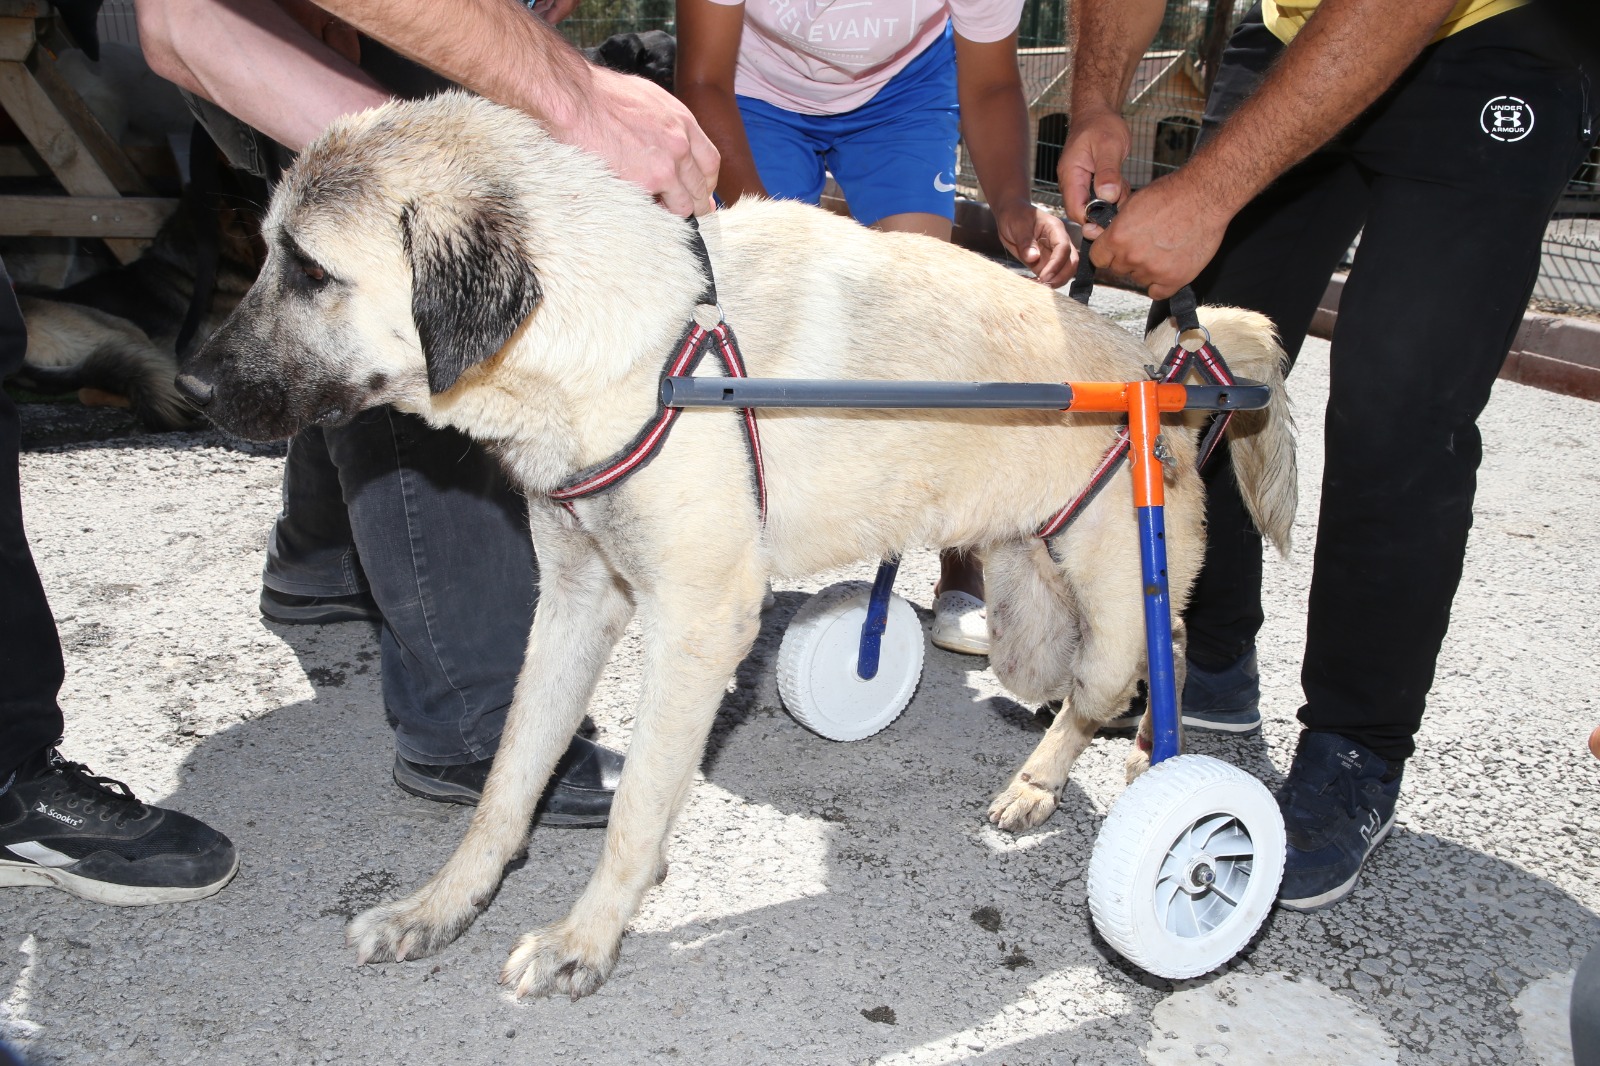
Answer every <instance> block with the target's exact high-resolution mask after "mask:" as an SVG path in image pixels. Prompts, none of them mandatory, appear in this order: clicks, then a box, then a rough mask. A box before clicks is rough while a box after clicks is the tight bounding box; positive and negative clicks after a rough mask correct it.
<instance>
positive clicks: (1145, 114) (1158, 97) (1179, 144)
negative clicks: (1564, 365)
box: [101, 0, 1600, 313]
mask: <svg viewBox="0 0 1600 1066" xmlns="http://www.w3.org/2000/svg"><path fill="white" fill-rule="evenodd" d="M1253 2H1254V0H1181V2H1173V3H1169V4H1168V5H1167V17H1166V20H1165V21H1164V22H1163V23H1162V26H1161V30H1160V32H1159V33H1158V35H1157V37H1156V40H1155V41H1154V42H1153V43H1152V44H1151V48H1150V51H1149V52H1147V53H1146V54H1145V56H1144V59H1143V60H1142V61H1141V62H1140V63H1139V66H1138V69H1137V71H1136V72H1135V74H1134V79H1133V85H1132V87H1131V88H1130V89H1129V92H1128V99H1127V101H1126V102H1125V104H1124V109H1123V113H1124V115H1125V116H1126V118H1127V120H1128V126H1129V131H1130V133H1131V134H1132V136H1133V152H1132V153H1131V154H1130V156H1129V158H1128V162H1127V166H1126V168H1125V173H1124V176H1125V177H1126V178H1127V180H1128V182H1129V184H1130V185H1131V186H1133V187H1134V188H1139V187H1141V186H1144V185H1148V184H1149V183H1150V182H1152V181H1154V180H1155V179H1156V178H1158V177H1160V176H1161V175H1162V174H1165V173H1167V172H1169V171H1171V170H1173V169H1175V168H1176V167H1178V166H1180V165H1182V163H1183V162H1184V160H1186V159H1188V158H1189V154H1190V153H1191V152H1193V151H1194V146H1195V140H1196V138H1197V137H1198V136H1199V133H1200V117H1201V115H1202V113H1203V112H1204V109H1205V98H1206V91H1207V89H1208V88H1209V84H1208V81H1207V73H1208V72H1209V71H1214V70H1216V67H1217V62H1218V60H1219V59H1220V58H1221V55H1222V49H1223V47H1224V45H1225V44H1226V43H1227V39H1228V34H1229V33H1230V32H1231V31H1232V29H1233V26H1234V24H1235V23H1236V22H1238V20H1239V19H1240V18H1242V17H1243V16H1244V14H1245V13H1246V12H1247V11H1248V10H1249V8H1250V5H1251V4H1252V3H1253ZM1069 3H1070V0H1027V2H1026V5H1025V6H1024V9H1023V15H1022V23H1021V26H1020V27H1019V30H1018V42H1019V62H1020V66H1021V71H1022V84H1023V92H1024V94H1025V95H1026V97H1027V102H1028V120H1029V126H1030V129H1031V137H1032V141H1033V143H1032V145H1031V149H1030V155H1031V156H1032V159H1033V177H1034V190H1033V191H1034V198H1035V199H1036V200H1037V201H1038V202H1039V203H1042V204H1049V205H1051V206H1054V207H1059V206H1060V205H1061V191H1060V188H1059V186H1058V185H1057V184H1056V164H1057V163H1058V162H1059V161H1060V159H1061V148H1062V145H1063V144H1064V143H1065V142H1066V139H1067V126H1068V117H1067V116H1068V112H1069V111H1070V103H1071V101H1070V97H1069V89H1070V85H1071V80H1072V50H1071V48H1070V47H1069V45H1068V41H1067V14H1068V4H1069ZM132 6H133V5H132V2H131V0H109V2H108V3H107V4H106V5H105V6H104V8H102V15H101V25H102V33H103V34H104V35H105V36H106V37H107V38H109V39H112V40H122V39H127V40H133V39H134V33H135V31H134V29H133V12H132ZM654 29H661V30H666V31H668V32H672V31H673V29H674V25H673V0H582V3H581V4H580V5H579V7H578V8H577V10H576V11H575V13H574V14H573V16H572V17H571V18H568V19H566V20H565V21H564V22H562V24H561V30H562V32H563V33H564V34H565V35H566V36H567V38H568V39H569V40H571V41H572V42H573V43H574V44H576V45H578V46H579V47H585V48H587V47H593V46H595V45H598V44H599V43H600V42H601V41H603V40H605V39H606V38H607V37H610V36H612V35H613V34H617V33H627V32H642V31H644V30H654ZM957 186H958V188H959V189H960V190H961V191H962V193H964V194H965V195H967V196H970V197H973V198H974V199H980V200H981V199H982V197H983V191H982V189H980V188H979V186H978V181H977V176H976V175H975V174H973V173H972V169H971V167H970V165H969V164H968V163H967V161H966V158H965V156H964V155H963V157H962V160H961V167H960V171H959V173H958V176H957ZM1534 296H1535V299H1536V300H1539V301H1541V302H1542V303H1543V304H1544V305H1546V306H1548V307H1549V308H1550V309H1552V310H1578V311H1586V312H1590V313H1600V147H1596V148H1595V149H1594V150H1593V151H1591V152H1590V154H1589V157H1588V159H1587V160H1586V161H1585V162H1584V164H1583V165H1582V166H1581V167H1579V168H1578V171H1577V172H1576V173H1575V174H1574V175H1573V176H1572V180H1571V181H1570V182H1569V183H1568V185H1567V188H1566V191H1565V194H1564V195H1563V196H1562V197H1561V200H1560V203H1559V204H1558V205H1557V207H1556V211H1555V214H1554V217H1552V219H1551V220H1550V224H1549V226H1548V227H1547V229H1546V231H1545V239H1544V248H1543V261H1542V266H1541V270H1540V275H1539V281H1538V284H1537V286H1536V287H1535V289H1534Z"/></svg>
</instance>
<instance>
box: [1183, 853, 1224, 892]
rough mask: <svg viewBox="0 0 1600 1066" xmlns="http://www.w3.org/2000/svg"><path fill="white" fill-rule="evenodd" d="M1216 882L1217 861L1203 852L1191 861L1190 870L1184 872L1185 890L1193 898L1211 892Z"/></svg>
mask: <svg viewBox="0 0 1600 1066" xmlns="http://www.w3.org/2000/svg"><path fill="white" fill-rule="evenodd" d="M1216 880H1217V866H1216V860H1215V859H1213V858H1212V857H1211V856H1209V855H1207V854H1205V853H1204V852H1202V853H1201V854H1199V855H1197V856H1195V857H1194V858H1192V859H1190V860H1189V868H1188V869H1187V870H1185V871H1184V872H1183V890H1184V891H1185V892H1187V893H1189V895H1191V896H1198V895H1200V893H1202V892H1206V891H1209V890H1210V888H1211V886H1212V885H1213V884H1215V883H1216Z"/></svg>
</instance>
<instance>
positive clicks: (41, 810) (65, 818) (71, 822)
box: [33, 800, 83, 829]
mask: <svg viewBox="0 0 1600 1066" xmlns="http://www.w3.org/2000/svg"><path fill="white" fill-rule="evenodd" d="M33 813H35V814H42V815H44V816H45V817H46V818H54V819H55V820H56V821H58V822H60V823H61V824H62V825H65V826H70V827H71V828H73V829H77V828H79V827H80V826H82V825H83V819H82V818H74V817H73V816H72V815H70V814H62V813H61V812H60V811H58V810H56V809H55V808H54V807H49V806H46V805H45V802H44V800H40V801H39V806H37V807H35V808H34V809H33Z"/></svg>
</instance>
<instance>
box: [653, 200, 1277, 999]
mask: <svg viewBox="0 0 1600 1066" xmlns="http://www.w3.org/2000/svg"><path fill="white" fill-rule="evenodd" d="M1102 217H1104V218H1106V220H1107V221H1109V215H1108V214H1102ZM1096 221H1100V220H1099V219H1098V218H1097V219H1096ZM1101 224H1105V223H1101ZM1088 261H1089V257H1088V246H1087V242H1085V245H1084V249H1083V253H1082V260H1081V262H1082V264H1087V263H1088ZM1086 274H1087V277H1086ZM1092 274H1093V268H1092V267H1088V268H1087V270H1085V269H1084V268H1083V267H1082V266H1080V272H1079V277H1078V279H1077V280H1075V281H1074V283H1073V289H1072V295H1073V296H1074V297H1075V298H1077V299H1080V300H1081V301H1082V302H1085V303H1086V302H1087V300H1088V291H1089V289H1090V288H1091V287H1092V284H1093V280H1092ZM1173 302H1174V308H1175V311H1176V312H1177V314H1176V317H1177V318H1178V324H1179V328H1180V335H1179V341H1178V344H1176V345H1174V347H1173V350H1172V352H1171V353H1170V354H1169V355H1168V357H1167V360H1166V362H1165V363H1163V365H1162V367H1161V368H1160V369H1159V370H1156V371H1155V372H1154V373H1153V375H1152V377H1151V378H1150V379H1149V380H1144V381H1135V382H1067V383H1059V384H1057V383H1038V384H1034V383H1012V382H978V383H959V382H943V381H921V382H919V381H818V380H811V379H799V378H748V377H721V378H706V377H702V378H696V377H689V376H683V377H667V378H664V379H663V381H662V391H661V402H662V405H663V407H665V408H684V407H732V408H743V409H745V410H750V409H755V408H763V407H812V408H868V409H878V410H884V409H930V408H945V409H950V408H965V409H988V410H996V409H1012V410H1016V409H1030V410H1054V411H1062V412H1111V413H1121V414H1125V415H1126V416H1127V425H1126V427H1125V429H1124V430H1123V431H1122V432H1121V433H1120V434H1119V435H1118V438H1117V442H1116V443H1114V444H1113V446H1112V448H1111V449H1110V450H1109V451H1108V452H1107V458H1106V460H1105V461H1103V462H1102V464H1101V471H1100V472H1098V473H1097V478H1096V480H1095V481H1094V482H1093V483H1091V485H1090V486H1089V487H1088V488H1087V489H1085V490H1084V492H1083V493H1080V495H1079V497H1078V498H1077V499H1075V500H1074V501H1073V502H1072V503H1070V504H1068V506H1067V507H1066V508H1063V510H1062V512H1061V513H1058V515H1057V516H1056V517H1055V518H1054V519H1052V520H1051V524H1047V526H1046V527H1045V529H1043V530H1041V535H1044V536H1049V535H1050V534H1052V533H1053V532H1056V531H1059V529H1060V528H1061V527H1062V526H1064V525H1065V524H1066V522H1067V521H1070V520H1071V518H1072V517H1073V515H1074V514H1075V513H1076V511H1077V509H1078V508H1080V507H1082V506H1083V505H1085V504H1087V503H1088V501H1089V500H1090V499H1091V498H1093V496H1094V494H1095V493H1096V492H1097V491H1098V489H1099V487H1100V484H1102V483H1103V482H1104V480H1106V479H1107V478H1106V477H1103V476H1100V475H1101V474H1106V475H1108V474H1109V472H1111V471H1114V470H1115V469H1117V467H1118V466H1119V465H1120V460H1121V458H1122V457H1123V455H1127V456H1128V457H1130V458H1131V460H1132V472H1133V496H1134V500H1133V503H1134V506H1135V508H1136V509H1137V511H1138V521H1139V537H1140V548H1141V551H1140V562H1141V569H1142V576H1143V587H1144V624H1145V642H1146V648H1147V656H1148V660H1149V707H1150V715H1151V720H1152V723H1153V726H1154V734H1153V739H1152V748H1151V753H1150V762H1151V767H1150V770H1149V771H1148V772H1147V773H1144V774H1142V775H1141V776H1140V777H1138V778H1136V779H1135V780H1134V781H1133V783H1132V784H1130V785H1129V786H1128V787H1127V789H1126V790H1124V792H1123V793H1122V795H1121V796H1120V797H1118V799H1117V801H1116V802H1115V804H1113V806H1112V808H1111V811H1110V813H1109V814H1108V815H1107V816H1106V819H1105V822H1104V824H1103V825H1102V826H1101V829H1100V833H1099V835H1098V837H1097V838H1096V841H1095V845H1094V849H1093V853H1092V855H1091V857H1090V860H1089V868H1088V895H1089V909H1090V912H1091V914H1092V915H1093V918H1094V924H1095V928H1096V929H1097V930H1098V931H1099V933H1100V935H1101V936H1102V937H1103V938H1104V939H1105V940H1106V941H1107V942H1108V943H1109V944H1110V945H1111V946H1112V947H1114V948H1115V949H1116V950H1117V951H1118V952H1119V953H1121V954H1122V955H1123V956H1124V957H1125V958H1127V959H1128V960H1129V961H1131V962H1133V963H1134V964H1136V965H1138V966H1139V967H1141V968H1142V969H1144V970H1147V971H1149V972H1150V973H1152V974H1155V975H1157V976H1159V977H1164V978H1168V979H1174V980H1176V979H1182V978H1190V977H1197V976H1199V975H1201V974H1204V973H1208V972H1210V971H1212V970H1214V969H1216V968H1218V967H1219V966H1222V965H1223V964H1224V963H1226V962H1228V961H1229V960H1231V959H1232V958H1233V957H1234V956H1235V955H1237V954H1238V953H1239V952H1240V951H1241V950H1243V949H1244V948H1245V946H1246V945H1248V944H1249V942H1250V941H1251V939H1252V938H1253V937H1254V936H1255V934H1256V932H1257V930H1258V929H1259V928H1260V927H1261V924H1262V922H1263V921H1264V920H1265V919H1266V916H1267V912H1268V911H1269V910H1270V909H1271V907H1272V903H1273V901H1274V899H1275V898H1276V896H1277V891H1278V883H1279V881H1280V880H1281V878H1282V876H1283V865H1284V856H1285V837H1284V827H1283V818H1282V815H1281V814H1280V813H1279V810H1278V806H1277V803H1276V801H1275V800H1274V799H1273V797H1272V795H1271V794H1270V793H1269V792H1268V791H1267V789H1266V788H1265V786H1263V785H1262V784H1261V782H1260V781H1258V780H1257V779H1256V778H1255V777H1254V776H1252V775H1251V774H1249V773H1246V772H1245V771H1243V770H1240V769H1239V768H1237V767H1235V766H1232V765H1230V764H1228V763H1225V762H1222V761H1221V760H1218V759H1213V758H1210V757H1209V756H1205V755H1183V754H1180V753H1179V747H1180V745H1179V733H1180V729H1181V723H1180V718H1179V710H1178V693H1177V690H1176V679H1175V676H1174V671H1173V657H1172V618H1171V602H1170V597H1169V594H1168V586H1167V553H1166V544H1165V539H1164V538H1165V522H1164V517H1163V509H1162V504H1163V486H1162V464H1163V461H1164V460H1165V459H1166V458H1168V455H1167V453H1166V448H1165V445H1164V443H1163V442H1162V441H1161V438H1160V432H1161V421H1160V418H1161V415H1162V414H1163V413H1166V412H1173V411H1180V410H1204V411H1215V412H1218V413H1219V414H1218V417H1217V419H1216V421H1214V423H1213V425H1212V429H1211V431H1210V432H1209V433H1208V434H1207V437H1206V439H1205V441H1204V442H1203V443H1202V445H1201V449H1200V454H1201V455H1202V456H1204V455H1206V454H1208V453H1209V451H1210V449H1211V448H1212V447H1214V446H1215V442H1216V440H1217V439H1219V438H1220V435H1221V429H1222V426H1221V423H1223V422H1224V420H1225V419H1226V418H1227V417H1228V413H1229V412H1232V411H1241V410H1257V409H1260V408H1263V407H1265V406H1267V403H1268V401H1269V398H1270V390H1269V387H1268V386H1266V385H1262V384H1258V383H1255V382H1249V381H1245V380H1240V381H1237V382H1236V381H1234V380H1233V379H1232V378H1231V376H1230V375H1229V374H1228V372H1227V368H1226V364H1224V363H1223V362H1222V360H1221V357H1220V355H1218V354H1217V353H1216V352H1215V350H1214V349H1211V348H1210V337H1209V335H1206V334H1205V330H1204V327H1202V326H1200V324H1199V321H1198V318H1196V317H1194V300H1193V296H1192V294H1189V295H1188V296H1187V298H1184V296H1183V295H1182V294H1180V296H1179V297H1175V298H1174V301H1173ZM1199 335H1204V339H1203V341H1201V340H1199ZM1186 337H1188V338H1190V339H1189V340H1188V341H1187V342H1186V341H1185V338H1186ZM1191 344H1192V345H1193V347H1190V345H1191ZM1191 357H1195V365H1196V366H1197V367H1198V368H1199V369H1200V370H1201V372H1202V374H1203V375H1204V376H1206V377H1207V378H1208V379H1209V380H1211V381H1212V384H1209V385H1184V384H1181V383H1179V380H1180V379H1181V378H1182V377H1183V375H1184V373H1185V372H1186V370H1187V369H1188V366H1189V360H1190V358H1191ZM1212 360H1214V363H1213V362H1212ZM1052 524H1053V526H1054V528H1053V529H1052V528H1051V525H1052ZM898 566H899V561H898V560H897V559H890V560H885V561H884V562H883V563H882V565H881V566H880V567H879V569H878V574H877V578H876V580H875V581H874V582H873V584H872V586H871V588H870V589H869V588H867V587H866V586H865V585H864V583H862V582H844V583H840V584H836V585H832V586H830V587H828V588H826V589H823V590H822V591H821V592H818V593H817V594H816V595H814V596H812V597H811V598H810V599H809V600H808V601H807V602H806V604H805V605H804V606H802V607H801V609H800V610H799V611H798V612H796V614H795V616H794V618H793V620H792V621H791V622H790V624H789V626H788V628H787V630H786V631H785V633H784V637H783V641H782V645H781V648H780V650H779V654H778V689H779V693H780V694H781V696H782V698H783V702H784V706H785V707H786V708H787V709H788V711H789V713H790V714H791V715H793V717H794V718H796V719H797V720H798V721H799V722H800V723H801V724H802V725H804V726H805V727H807V728H808V729H810V730H812V731H813V732H816V733H818V734H819V735H821V736H823V737H827V738H828V739H831V740H839V741H851V740H860V739H862V738H864V737H868V736H871V735H873V734H875V733H877V732H879V731H881V730H882V729H884V728H885V727H887V726H888V725H889V724H890V723H891V722H893V721H894V720H895V719H896V718H897V717H898V716H899V715H900V713H901V712H902V711H903V710H904V709H905V708H906V706H907V705H908V704H909V703H910V701H911V697H912V695H913V694H914V693H915V691H916V689H917V685H918V683H919V681H920V679H921V676H922V665H923V654H924V644H923V631H922V626H921V623H920V621H919V619H918V618H917V616H916V612H915V611H914V610H913V609H912V607H911V605H910V603H908V602H907V601H906V600H905V599H903V598H902V597H900V596H898V595H896V594H895V593H894V591H893V586H894V578H895V573H896V570H897V569H898Z"/></svg>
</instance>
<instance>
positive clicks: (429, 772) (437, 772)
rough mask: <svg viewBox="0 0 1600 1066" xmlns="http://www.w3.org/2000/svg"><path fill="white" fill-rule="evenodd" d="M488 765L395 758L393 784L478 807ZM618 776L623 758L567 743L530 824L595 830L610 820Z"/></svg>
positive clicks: (586, 743) (588, 743) (581, 742)
mask: <svg viewBox="0 0 1600 1066" xmlns="http://www.w3.org/2000/svg"><path fill="white" fill-rule="evenodd" d="M493 763H494V760H493V759H481V760H479V761H478V762H470V763H465V764H463V765H460V766H430V765H428V764H426V763H414V762H410V761H408V760H406V759H402V758H401V757H400V756H399V755H396V756H395V757H394V783H395V784H397V785H399V786H400V787H401V788H403V789H405V790H406V791H407V792H409V793H411V794H412V795H413V796H421V797H422V798H423V799H431V800H437V801H439V802H440V803H464V804H467V805H468V806H477V803H478V801H479V800H480V799H482V798H483V786H484V783H485V782H486V781H488V779H489V767H490V766H491V765H493ZM621 776H622V756H621V755H619V754H617V753H616V752H614V751H612V750H611V749H610V748H602V747H601V746H600V745H598V744H596V743H594V742H593V741H592V740H588V739H586V738H585V737H582V736H575V737H573V738H572V744H571V745H569V746H568V748H567V753H566V754H565V755H563V756H561V761H560V762H558V763H556V772H555V777H554V779H553V780H552V781H551V783H550V787H549V788H547V789H545V793H544V796H543V798H542V799H541V800H540V801H539V807H538V809H537V810H536V811H535V813H534V820H535V821H536V822H538V823H539V824H540V825H552V826H566V827H569V828H593V829H598V828H600V827H602V826H604V825H605V824H606V821H607V820H608V819H609V818H610V817H611V797H612V796H613V795H614V794H615V793H616V791H617V781H618V779H619V778H620V777H621Z"/></svg>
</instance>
